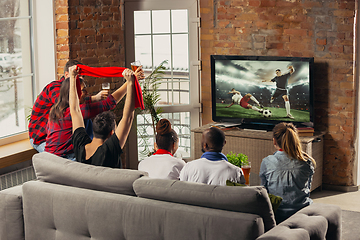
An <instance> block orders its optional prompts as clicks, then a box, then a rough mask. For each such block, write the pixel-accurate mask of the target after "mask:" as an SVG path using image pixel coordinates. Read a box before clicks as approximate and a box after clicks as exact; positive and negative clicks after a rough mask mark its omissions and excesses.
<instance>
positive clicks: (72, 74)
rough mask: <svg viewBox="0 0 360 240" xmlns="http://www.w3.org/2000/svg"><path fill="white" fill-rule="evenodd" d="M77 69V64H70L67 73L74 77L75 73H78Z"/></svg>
mask: <svg viewBox="0 0 360 240" xmlns="http://www.w3.org/2000/svg"><path fill="white" fill-rule="evenodd" d="M78 72H79V71H78V70H77V65H74V66H71V67H69V74H70V76H71V77H74V78H75V77H76V75H77V74H78Z"/></svg>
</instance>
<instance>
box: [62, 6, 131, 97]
mask: <svg viewBox="0 0 360 240" xmlns="http://www.w3.org/2000/svg"><path fill="white" fill-rule="evenodd" d="M122 9H123V3H122V1H120V0H102V1H96V0H56V12H55V13H56V38H57V50H58V51H57V60H58V67H57V69H58V76H62V75H63V68H64V65H65V63H66V62H67V61H68V59H70V58H71V59H76V60H79V61H80V62H82V63H83V64H85V65H88V66H92V67H109V66H119V67H120V66H121V67H122V66H125V48H124V30H123V21H122ZM86 81H87V87H88V88H87V90H88V92H89V93H91V94H95V93H97V92H98V91H99V90H101V83H102V82H103V81H110V82H112V84H111V89H116V88H117V87H119V86H120V85H121V84H122V83H123V81H122V80H121V79H119V78H114V79H103V78H92V77H86Z"/></svg>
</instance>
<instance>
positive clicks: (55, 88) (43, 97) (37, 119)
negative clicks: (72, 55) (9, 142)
mask: <svg viewBox="0 0 360 240" xmlns="http://www.w3.org/2000/svg"><path fill="white" fill-rule="evenodd" d="M77 64H80V62H79V61H76V60H69V61H68V62H67V63H66V64H65V67H64V76H62V77H61V79H60V80H59V81H52V82H51V83H49V84H47V85H46V86H45V87H44V89H43V90H42V91H41V93H40V94H39V96H38V97H37V99H36V101H35V103H34V105H33V108H32V112H31V116H30V121H29V138H30V144H31V145H32V146H33V148H34V149H35V150H37V151H38V152H43V151H44V150H45V144H46V136H47V134H46V125H47V122H48V118H49V112H50V109H51V107H52V106H53V105H54V104H55V102H56V100H57V98H58V97H59V93H60V87H61V83H62V82H63V81H64V80H65V79H66V78H68V77H69V67H71V66H74V65H77ZM79 78H80V79H81V80H83V77H82V76H79ZM107 94H108V91H107V90H103V91H100V92H99V93H98V94H97V95H95V96H91V98H84V101H88V100H90V101H93V102H96V101H100V100H102V99H103V98H104V97H106V96H107ZM86 124H87V125H88V126H89V127H88V129H90V130H92V128H91V122H86ZM90 130H89V131H88V132H91V131H90Z"/></svg>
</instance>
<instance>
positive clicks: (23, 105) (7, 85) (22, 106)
mask: <svg viewBox="0 0 360 240" xmlns="http://www.w3.org/2000/svg"><path fill="white" fill-rule="evenodd" d="M24 89H31V77H24V78H16V79H9V80H4V79H2V80H1V78H0V126H6V127H1V128H0V138H1V137H5V136H8V135H12V134H15V133H19V132H23V131H25V130H26V129H27V124H28V123H27V120H26V118H27V116H28V115H29V114H30V111H31V108H32V105H30V103H31V101H27V100H26V95H25V94H24Z"/></svg>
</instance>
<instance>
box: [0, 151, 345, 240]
mask: <svg viewBox="0 0 360 240" xmlns="http://www.w3.org/2000/svg"><path fill="white" fill-rule="evenodd" d="M33 166H34V169H35V172H36V176H37V180H36V181H30V182H26V183H24V184H23V185H22V186H16V187H13V188H9V189H5V190H3V191H0V239H1V240H21V239H26V240H52V239H56V240H70V239H96V240H99V239H104V240H105V239H106V240H112V239H128V240H133V239H134V240H135V239H147V240H148V239H154V240H155V239H169V240H177V239H179V240H180V239H181V240H182V239H214V240H220V239H221V240H226V239H301V240H303V239H334V240H335V239H338V240H340V235H341V210H340V208H339V207H337V206H333V205H325V204H312V205H310V206H308V207H306V208H304V209H302V210H300V211H299V212H297V213H296V214H295V215H293V216H292V217H290V218H289V219H288V220H286V221H285V222H283V223H281V224H279V225H277V226H276V224H275V220H274V214H273V211H272V207H271V203H270V200H269V198H268V195H267V193H266V190H265V189H264V188H263V187H260V186H257V187H227V186H211V185H205V184H196V183H188V182H180V181H171V180H161V179H150V178H148V177H147V176H146V175H147V173H145V172H141V171H137V170H127V169H110V168H103V167H96V166H90V165H86V164H82V163H78V162H72V161H69V160H66V159H63V158H60V157H57V156H55V155H52V154H49V153H40V154H36V155H34V157H33Z"/></svg>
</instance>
